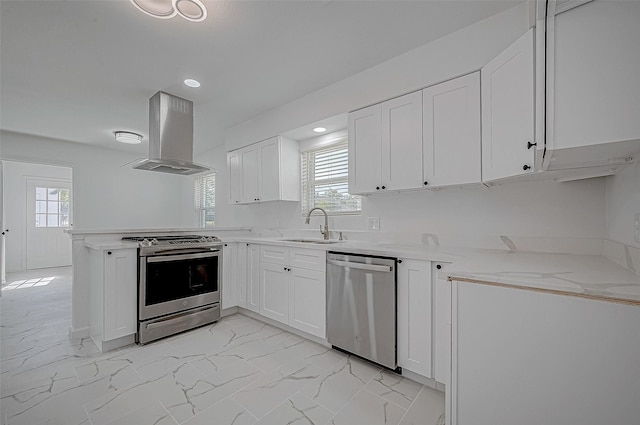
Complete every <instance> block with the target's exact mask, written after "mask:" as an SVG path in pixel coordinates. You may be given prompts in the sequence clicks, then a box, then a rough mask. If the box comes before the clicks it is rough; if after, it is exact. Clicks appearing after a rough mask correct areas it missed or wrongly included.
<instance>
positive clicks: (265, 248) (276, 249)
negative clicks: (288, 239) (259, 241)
mask: <svg viewBox="0 0 640 425" xmlns="http://www.w3.org/2000/svg"><path fill="white" fill-rule="evenodd" d="M263 261H265V262H267V263H275V264H284V265H288V263H289V248H287V247H284V246H277V245H260V262H263Z"/></svg>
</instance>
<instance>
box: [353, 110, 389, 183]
mask: <svg viewBox="0 0 640 425" xmlns="http://www.w3.org/2000/svg"><path fill="white" fill-rule="evenodd" d="M381 119H382V105H380V104H378V105H373V106H369V107H368V108H364V109H360V110H358V111H355V112H351V113H350V114H349V193H351V194H360V193H371V192H375V191H376V187H377V188H378V190H380V186H381V184H380V165H381V155H382V151H381V149H382V147H381V134H380V132H381V127H380V125H381Z"/></svg>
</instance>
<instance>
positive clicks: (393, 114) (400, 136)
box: [380, 91, 422, 190]
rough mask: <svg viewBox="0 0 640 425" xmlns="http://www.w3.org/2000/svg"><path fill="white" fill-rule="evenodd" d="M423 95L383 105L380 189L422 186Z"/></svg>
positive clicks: (399, 99)
mask: <svg viewBox="0 0 640 425" xmlns="http://www.w3.org/2000/svg"><path fill="white" fill-rule="evenodd" d="M421 153H422V93H421V92H419V91H418V92H415V93H409V94H407V95H404V96H400V97H397V98H395V99H391V100H389V101H387V102H384V103H383V104H382V160H381V165H382V181H381V187H380V188H381V190H402V189H415V188H418V187H421V186H422V160H421V158H422V155H421Z"/></svg>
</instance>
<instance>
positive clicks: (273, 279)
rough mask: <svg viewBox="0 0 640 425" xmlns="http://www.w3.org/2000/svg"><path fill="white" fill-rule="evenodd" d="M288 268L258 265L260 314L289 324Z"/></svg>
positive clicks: (278, 265) (265, 264)
mask: <svg viewBox="0 0 640 425" xmlns="http://www.w3.org/2000/svg"><path fill="white" fill-rule="evenodd" d="M289 277H290V272H289V268H288V267H286V266H283V265H282V264H274V263H262V262H261V263H260V289H261V291H260V314H261V315H263V316H265V317H268V318H270V319H273V320H277V321H278V322H282V323H285V324H288V323H289Z"/></svg>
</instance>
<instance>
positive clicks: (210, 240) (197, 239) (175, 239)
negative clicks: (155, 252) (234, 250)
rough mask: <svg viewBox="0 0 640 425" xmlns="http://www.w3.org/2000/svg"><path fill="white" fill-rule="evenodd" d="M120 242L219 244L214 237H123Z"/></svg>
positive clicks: (143, 243) (151, 244) (157, 244)
mask: <svg viewBox="0 0 640 425" xmlns="http://www.w3.org/2000/svg"><path fill="white" fill-rule="evenodd" d="M122 240H123V241H133V242H138V243H140V245H141V246H159V245H189V244H203V243H217V242H220V239H219V238H218V237H216V236H204V235H162V236H157V235H156V236H154V235H148V236H125V237H123V238H122Z"/></svg>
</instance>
